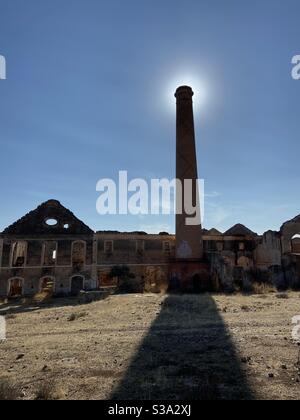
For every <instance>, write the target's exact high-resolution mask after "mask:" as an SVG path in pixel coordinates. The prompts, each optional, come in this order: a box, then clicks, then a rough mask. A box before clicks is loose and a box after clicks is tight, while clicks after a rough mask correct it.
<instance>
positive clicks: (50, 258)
mask: <svg viewBox="0 0 300 420" xmlns="http://www.w3.org/2000/svg"><path fill="white" fill-rule="evenodd" d="M56 259H57V242H54V241H47V242H45V243H44V244H43V265H44V266H47V267H49V266H53V265H55V264H56Z"/></svg>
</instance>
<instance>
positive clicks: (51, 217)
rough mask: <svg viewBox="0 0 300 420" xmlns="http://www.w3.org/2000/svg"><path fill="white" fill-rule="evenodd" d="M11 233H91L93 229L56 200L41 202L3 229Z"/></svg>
mask: <svg viewBox="0 0 300 420" xmlns="http://www.w3.org/2000/svg"><path fill="white" fill-rule="evenodd" d="M3 233H4V234H11V235H32V234H33V235H34V234H38V235H41V234H47V235H51V234H55V235H57V234H68V235H73V234H77V235H78V234H82V235H84V234H92V233H93V231H92V230H91V229H90V228H89V227H88V226H87V225H85V224H84V223H83V222H82V221H81V220H79V219H78V218H77V217H76V216H75V215H74V214H73V213H72V212H71V211H70V210H68V209H67V208H66V207H64V206H63V205H61V203H60V202H59V201H57V200H49V201H46V202H45V203H42V204H41V205H40V206H38V207H37V208H36V209H35V210H33V211H31V212H30V213H28V214H26V215H25V216H24V217H22V218H21V219H20V220H18V221H17V222H15V223H13V224H12V225H11V226H9V227H8V228H6V229H5V230H4V231H3Z"/></svg>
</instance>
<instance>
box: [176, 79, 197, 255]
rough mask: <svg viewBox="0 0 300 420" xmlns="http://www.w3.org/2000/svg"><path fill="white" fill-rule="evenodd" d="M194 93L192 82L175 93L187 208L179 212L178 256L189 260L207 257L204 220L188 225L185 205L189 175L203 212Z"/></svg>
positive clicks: (181, 177) (178, 151) (178, 154)
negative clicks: (203, 232) (200, 194)
mask: <svg viewBox="0 0 300 420" xmlns="http://www.w3.org/2000/svg"><path fill="white" fill-rule="evenodd" d="M193 96H194V92H193V91H192V89H191V88H190V87H189V86H181V87H179V88H178V89H177V91H176V93H175V97H176V99H177V121H176V130H177V132H176V178H177V179H179V180H180V181H181V184H182V190H183V194H182V197H181V198H179V200H180V201H181V202H182V203H181V204H182V210H183V211H182V214H177V215H176V256H177V258H180V259H186V260H191V259H193V260H194V259H198V260H199V259H201V258H202V257H203V242H202V229H201V224H200V221H199V224H197V225H187V224H186V221H187V219H189V218H190V217H191V215H190V214H186V212H185V206H184V197H185V191H186V189H185V188H184V181H185V180H188V179H189V180H192V183H193V193H192V197H189V200H190V201H191V202H192V204H193V205H194V206H195V205H196V203H198V208H197V212H198V213H197V214H200V202H199V191H198V189H197V179H198V172H197V157H196V142H195V127H194V114H193ZM197 198H198V200H197ZM177 199H178V197H177Z"/></svg>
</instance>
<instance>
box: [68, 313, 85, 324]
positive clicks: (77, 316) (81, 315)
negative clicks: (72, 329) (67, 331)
mask: <svg viewBox="0 0 300 420" xmlns="http://www.w3.org/2000/svg"><path fill="white" fill-rule="evenodd" d="M85 316H87V312H78V313H75V312H73V313H72V314H71V315H69V316H68V321H69V322H73V321H76V320H77V319H80V318H84V317H85Z"/></svg>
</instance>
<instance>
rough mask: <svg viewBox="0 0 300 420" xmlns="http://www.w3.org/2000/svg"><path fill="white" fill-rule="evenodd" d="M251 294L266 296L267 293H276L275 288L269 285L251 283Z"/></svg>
mask: <svg viewBox="0 0 300 420" xmlns="http://www.w3.org/2000/svg"><path fill="white" fill-rule="evenodd" d="M252 292H253V294H255V295H266V294H268V293H276V288H275V287H274V286H273V285H271V284H266V283H253V284H252Z"/></svg>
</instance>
